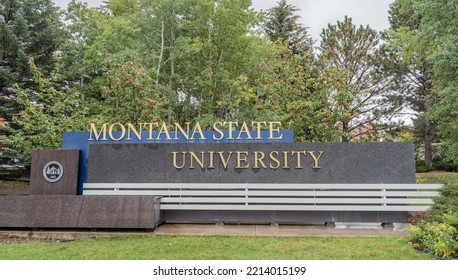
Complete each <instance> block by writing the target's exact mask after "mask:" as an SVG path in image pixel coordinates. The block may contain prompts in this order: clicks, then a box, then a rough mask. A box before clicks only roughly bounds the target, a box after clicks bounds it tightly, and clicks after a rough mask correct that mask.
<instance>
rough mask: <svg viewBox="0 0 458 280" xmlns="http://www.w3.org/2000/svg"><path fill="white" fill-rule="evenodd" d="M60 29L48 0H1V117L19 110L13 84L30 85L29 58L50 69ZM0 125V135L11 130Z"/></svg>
mask: <svg viewBox="0 0 458 280" xmlns="http://www.w3.org/2000/svg"><path fill="white" fill-rule="evenodd" d="M59 29H60V20H59V13H58V9H57V8H56V7H55V6H54V5H53V3H52V1H51V0H0V94H1V98H0V119H3V120H5V121H6V122H7V123H11V121H12V119H13V116H14V115H17V114H18V112H19V111H20V110H21V107H20V106H19V105H18V104H17V102H16V90H15V89H14V87H13V84H19V85H21V86H29V87H30V86H32V84H33V82H32V81H31V79H30V78H31V71H30V67H29V64H28V60H29V58H34V60H35V63H36V65H37V66H38V68H39V69H40V71H42V72H43V73H44V74H46V75H47V74H49V73H50V72H51V71H52V69H53V64H54V61H53V53H54V51H56V50H57V45H58V36H60V35H59ZM7 128H8V127H7ZM12 128H13V129H19V127H15V126H12ZM0 129H1V131H0V135H2V134H7V135H8V131H11V130H10V129H5V127H2V128H0ZM3 156H4V157H6V156H7V155H6V154H4V155H3Z"/></svg>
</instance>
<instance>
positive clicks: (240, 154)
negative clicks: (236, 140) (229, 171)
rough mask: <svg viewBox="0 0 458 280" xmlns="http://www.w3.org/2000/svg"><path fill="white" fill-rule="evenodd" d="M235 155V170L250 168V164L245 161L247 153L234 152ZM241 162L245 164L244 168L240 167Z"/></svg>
mask: <svg viewBox="0 0 458 280" xmlns="http://www.w3.org/2000/svg"><path fill="white" fill-rule="evenodd" d="M235 153H236V155H237V165H236V166H235V168H240V169H245V168H250V164H249V163H248V161H247V156H248V152H235ZM242 155H244V157H243V158H242ZM242 162H243V163H245V165H244V166H242V165H241V163H242Z"/></svg>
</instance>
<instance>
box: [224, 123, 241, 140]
mask: <svg viewBox="0 0 458 280" xmlns="http://www.w3.org/2000/svg"><path fill="white" fill-rule="evenodd" d="M226 124H228V125H229V128H228V130H229V137H228V138H227V139H229V140H234V139H235V138H234V137H233V136H232V130H233V129H234V128H233V127H232V125H233V124H235V125H236V126H238V125H239V123H238V122H223V125H226Z"/></svg>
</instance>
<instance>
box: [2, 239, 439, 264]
mask: <svg viewBox="0 0 458 280" xmlns="http://www.w3.org/2000/svg"><path fill="white" fill-rule="evenodd" d="M0 259H2V260H5V259H6V260H11V259H13V260H70V259H77V260H88V259H89V260H95V259H103V260H118V259H121V260H124V259H129V260H130V259H133V260H207V259H210V260H215V259H217V260H219V259H228V260H247V259H253V260H256V259H260V260H262V259H266V260H304V259H306V260H374V259H375V260H424V259H432V258H431V257H430V256H428V255H425V254H421V253H418V252H416V251H415V250H414V249H412V247H411V246H410V245H409V244H408V241H407V240H406V239H405V238H393V237H390V238H383V237H380V238H368V237H347V238H324V237H294V238H289V237H237V236H205V237H198V236H146V235H145V236H123V237H112V238H97V239H83V240H78V241H73V242H65V243H49V242H31V243H23V244H0Z"/></svg>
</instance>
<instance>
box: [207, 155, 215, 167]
mask: <svg viewBox="0 0 458 280" xmlns="http://www.w3.org/2000/svg"><path fill="white" fill-rule="evenodd" d="M208 155H209V160H208V161H209V162H208V169H213V168H215V152H214V151H210V152H208Z"/></svg>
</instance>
